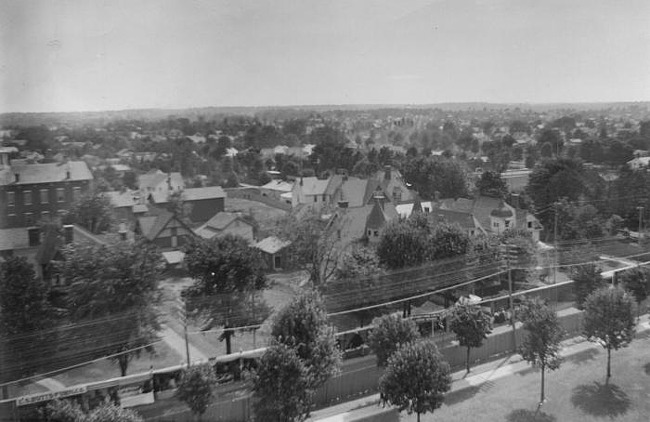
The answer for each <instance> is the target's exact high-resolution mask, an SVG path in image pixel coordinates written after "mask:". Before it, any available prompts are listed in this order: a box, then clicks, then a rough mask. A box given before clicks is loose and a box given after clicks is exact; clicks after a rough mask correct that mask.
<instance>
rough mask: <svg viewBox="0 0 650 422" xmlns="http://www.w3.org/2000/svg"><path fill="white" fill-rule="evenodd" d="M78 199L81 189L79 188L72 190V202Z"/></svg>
mask: <svg viewBox="0 0 650 422" xmlns="http://www.w3.org/2000/svg"><path fill="white" fill-rule="evenodd" d="M80 197H81V188H79V187H76V188H72V200H73V201H78V200H79V198H80Z"/></svg>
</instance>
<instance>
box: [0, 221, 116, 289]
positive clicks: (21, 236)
mask: <svg viewBox="0 0 650 422" xmlns="http://www.w3.org/2000/svg"><path fill="white" fill-rule="evenodd" d="M69 243H75V244H92V245H103V244H106V242H105V241H104V240H103V239H101V238H100V237H99V236H96V235H93V234H92V233H90V232H88V231H87V230H85V229H84V228H82V227H79V226H76V225H67V226H63V227H62V228H60V229H55V226H46V227H45V228H44V229H42V228H41V227H30V228H26V227H19V228H11V229H0V259H2V258H8V257H11V256H19V257H24V258H26V259H27V261H28V262H29V263H31V264H32V265H33V266H34V271H35V272H36V275H37V277H39V278H41V279H42V280H44V281H46V282H49V283H52V284H53V285H54V286H57V285H60V284H62V281H61V280H60V278H59V277H58V276H57V274H56V271H54V267H53V262H55V261H59V260H61V259H62V255H61V248H62V247H63V246H64V245H67V244H69Z"/></svg>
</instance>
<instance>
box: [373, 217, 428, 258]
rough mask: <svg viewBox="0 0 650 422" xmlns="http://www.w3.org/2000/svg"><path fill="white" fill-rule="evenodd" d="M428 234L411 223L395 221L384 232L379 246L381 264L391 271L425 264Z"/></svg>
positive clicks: (378, 252)
mask: <svg viewBox="0 0 650 422" xmlns="http://www.w3.org/2000/svg"><path fill="white" fill-rule="evenodd" d="M428 249H429V245H428V239H427V233H426V232H425V231H423V230H421V229H418V228H417V227H416V226H415V225H413V224H410V223H409V221H408V220H407V221H393V222H391V223H389V224H388V227H386V229H385V230H384V231H383V232H382V235H381V237H380V238H379V244H378V245H377V250H376V251H377V256H378V257H379V262H381V264H382V265H384V266H386V267H387V268H389V269H395V268H403V267H410V266H415V265H419V264H421V263H423V262H424V261H425V260H426V259H427V254H428Z"/></svg>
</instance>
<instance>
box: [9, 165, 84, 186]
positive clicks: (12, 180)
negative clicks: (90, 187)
mask: <svg viewBox="0 0 650 422" xmlns="http://www.w3.org/2000/svg"><path fill="white" fill-rule="evenodd" d="M14 163H15V160H12V163H11V168H7V169H5V170H0V185H9V184H16V185H26V184H30V183H51V182H63V181H80V180H92V179H93V175H92V173H91V172H90V170H89V169H88V166H87V165H86V163H85V162H83V161H68V162H67V163H45V164H26V163H20V164H14ZM68 172H69V173H70V177H69V178H68ZM16 174H18V175H19V180H18V182H16Z"/></svg>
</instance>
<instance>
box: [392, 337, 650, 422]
mask: <svg viewBox="0 0 650 422" xmlns="http://www.w3.org/2000/svg"><path fill="white" fill-rule="evenodd" d="M648 350H650V335H647V334H646V335H645V336H643V337H642V338H637V339H636V340H635V341H634V342H632V344H631V345H630V346H629V347H628V348H625V349H621V350H618V351H614V352H612V378H611V379H610V382H609V385H605V368H606V353H605V352H604V349H602V347H600V346H598V345H596V344H594V347H593V348H589V349H586V350H584V351H582V352H580V353H577V354H575V355H572V356H569V357H568V358H567V359H566V360H565V362H564V363H563V364H562V366H561V367H560V369H558V370H557V371H555V372H551V373H547V377H546V399H547V401H546V402H545V403H544V405H543V406H542V407H541V408H540V409H539V410H538V408H537V403H538V401H539V393H540V373H539V371H538V370H536V369H532V368H530V369H528V370H525V371H523V372H519V373H517V374H514V375H510V376H507V377H504V378H500V379H497V380H495V381H488V382H487V383H485V384H483V385H481V386H477V387H470V388H468V389H465V390H459V391H457V392H453V393H451V394H449V395H448V396H447V397H446V399H445V404H444V405H443V406H442V407H441V408H440V409H438V410H436V411H435V413H433V414H427V415H422V419H421V420H422V421H423V422H424V421H460V422H463V421H468V422H469V421H471V422H474V421H476V420H482V421H507V422H527V421H537V422H563V421H609V422H614V421H615V422H624V421H625V422H633V421H634V422H637V421H638V422H641V421H643V422H647V421H648V420H650V353H648ZM401 420H402V421H409V422H412V421H415V420H416V417H415V415H410V416H409V415H406V414H405V413H404V414H402V417H401Z"/></svg>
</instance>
